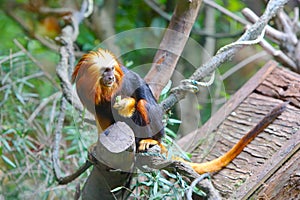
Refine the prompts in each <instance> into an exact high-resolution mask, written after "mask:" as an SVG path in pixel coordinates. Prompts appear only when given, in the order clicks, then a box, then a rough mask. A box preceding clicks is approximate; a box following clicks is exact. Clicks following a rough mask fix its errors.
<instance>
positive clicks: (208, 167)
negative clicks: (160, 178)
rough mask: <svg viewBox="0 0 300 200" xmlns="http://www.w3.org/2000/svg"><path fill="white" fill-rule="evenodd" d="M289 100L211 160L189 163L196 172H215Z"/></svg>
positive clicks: (237, 153)
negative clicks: (227, 149)
mask: <svg viewBox="0 0 300 200" xmlns="http://www.w3.org/2000/svg"><path fill="white" fill-rule="evenodd" d="M288 103H289V102H284V103H282V104H280V105H278V106H276V107H275V108H274V109H273V110H272V111H271V112H270V113H268V114H267V115H266V116H265V117H264V118H263V119H261V120H260V121H259V123H258V124H257V125H256V126H255V127H253V128H252V129H251V130H250V131H249V132H248V133H247V134H246V135H245V136H244V137H242V139H240V141H239V142H238V143H236V144H235V145H234V146H233V147H232V148H231V149H230V150H229V151H228V152H226V153H225V154H224V155H222V156H220V157H219V158H216V159H214V160H212V161H209V162H205V163H191V162H187V161H184V162H185V163H187V164H189V165H190V166H191V167H192V168H193V169H194V170H195V171H196V172H197V173H199V174H203V173H206V172H216V171H219V170H220V169H222V168H223V167H225V166H226V165H228V163H230V162H231V161H232V160H233V159H234V158H235V157H236V156H238V155H239V154H240V153H241V152H242V151H243V149H244V147H245V146H247V144H249V143H250V142H251V141H252V140H253V139H254V138H255V137H256V136H257V135H258V134H259V133H260V132H262V131H263V130H264V129H265V128H266V127H267V126H268V125H269V124H270V123H271V122H273V121H274V120H275V119H276V117H278V116H279V115H280V114H281V113H282V112H283V111H284V110H285V109H286V106H287V104H288Z"/></svg>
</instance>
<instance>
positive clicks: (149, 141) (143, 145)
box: [139, 139, 168, 153]
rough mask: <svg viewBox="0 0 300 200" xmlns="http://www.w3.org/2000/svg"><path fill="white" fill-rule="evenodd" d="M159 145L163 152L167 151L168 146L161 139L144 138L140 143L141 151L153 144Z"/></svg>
mask: <svg viewBox="0 0 300 200" xmlns="http://www.w3.org/2000/svg"><path fill="white" fill-rule="evenodd" d="M154 145H158V146H159V147H160V149H161V153H167V151H168V150H167V148H166V147H165V146H164V145H162V144H161V143H160V142H159V141H157V140H154V139H144V140H141V141H140V144H139V151H146V150H147V149H149V148H150V147H151V146H154Z"/></svg>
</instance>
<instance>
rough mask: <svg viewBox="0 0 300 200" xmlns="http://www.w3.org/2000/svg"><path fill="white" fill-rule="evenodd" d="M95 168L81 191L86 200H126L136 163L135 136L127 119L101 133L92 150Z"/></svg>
mask: <svg viewBox="0 0 300 200" xmlns="http://www.w3.org/2000/svg"><path fill="white" fill-rule="evenodd" d="M91 153H92V156H93V161H92V162H93V163H94V167H93V170H92V172H91V174H90V175H89V177H88V179H87V181H86V183H85V185H84V188H83V192H82V199H83V200H94V199H108V200H110V199H123V198H124V197H125V196H126V195H127V191H126V190H125V189H120V190H118V191H116V192H114V193H113V192H111V190H113V189H115V188H117V187H123V186H124V187H126V186H129V182H130V179H131V178H130V177H131V171H132V170H133V165H134V159H135V158H134V156H135V138H134V133H133V131H132V129H131V128H130V127H129V126H128V125H127V124H125V123H124V122H117V123H115V124H113V125H111V126H110V127H109V128H107V129H106V130H105V131H104V132H103V133H101V134H100V135H99V139H98V142H97V144H96V145H95V146H94V147H93V149H92V152H91Z"/></svg>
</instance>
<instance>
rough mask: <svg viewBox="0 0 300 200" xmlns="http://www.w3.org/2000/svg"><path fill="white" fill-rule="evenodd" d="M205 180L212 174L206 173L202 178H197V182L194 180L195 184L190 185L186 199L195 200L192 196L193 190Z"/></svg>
mask: <svg viewBox="0 0 300 200" xmlns="http://www.w3.org/2000/svg"><path fill="white" fill-rule="evenodd" d="M205 178H210V174H209V173H205V174H202V175H201V176H199V177H198V178H196V179H195V180H193V182H192V183H191V185H190V188H189V190H188V192H187V194H186V198H187V199H188V200H193V198H192V194H193V189H194V187H195V186H196V185H197V184H198V183H199V182H200V181H202V180H203V179H205Z"/></svg>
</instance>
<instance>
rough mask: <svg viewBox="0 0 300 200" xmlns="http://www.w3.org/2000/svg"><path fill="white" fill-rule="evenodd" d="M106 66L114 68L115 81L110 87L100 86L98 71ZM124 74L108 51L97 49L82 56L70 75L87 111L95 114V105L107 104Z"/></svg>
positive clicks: (118, 87) (118, 86)
mask: <svg viewBox="0 0 300 200" xmlns="http://www.w3.org/2000/svg"><path fill="white" fill-rule="evenodd" d="M108 65H113V66H114V67H115V73H114V74H115V78H116V81H115V83H114V84H113V86H111V87H106V86H103V85H101V84H100V80H101V78H102V77H101V73H100V69H101V68H103V67H106V66H108ZM123 76H124V74H123V71H122V69H121V67H120V63H119V62H118V60H117V59H116V57H115V56H114V55H113V54H112V53H111V52H109V51H107V50H103V49H98V50H97V51H91V52H89V53H87V54H85V55H83V56H82V58H81V59H80V60H79V62H78V64H77V65H76V66H75V69H74V72H73V74H72V83H76V89H77V93H78V96H79V98H80V100H81V102H82V103H83V105H84V106H86V107H87V109H88V110H89V111H90V112H92V113H95V105H97V104H99V103H101V102H105V101H107V102H109V101H110V100H111V99H110V98H111V96H114V94H115V93H116V92H117V91H118V89H120V86H121V84H122V78H123Z"/></svg>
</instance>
